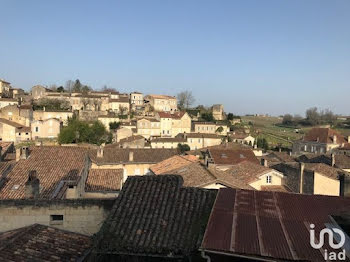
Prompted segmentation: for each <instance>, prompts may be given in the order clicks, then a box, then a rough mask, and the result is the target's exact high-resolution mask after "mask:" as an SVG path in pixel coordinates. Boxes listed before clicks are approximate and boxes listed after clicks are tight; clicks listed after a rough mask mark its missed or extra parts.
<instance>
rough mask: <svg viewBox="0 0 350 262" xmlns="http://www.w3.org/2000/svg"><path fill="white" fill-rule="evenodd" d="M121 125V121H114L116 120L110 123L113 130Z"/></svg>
mask: <svg viewBox="0 0 350 262" xmlns="http://www.w3.org/2000/svg"><path fill="white" fill-rule="evenodd" d="M119 126H120V122H116V121H114V122H111V123H109V129H111V130H115V129H118V128H119Z"/></svg>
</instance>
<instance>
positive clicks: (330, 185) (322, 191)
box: [314, 172, 340, 196]
mask: <svg viewBox="0 0 350 262" xmlns="http://www.w3.org/2000/svg"><path fill="white" fill-rule="evenodd" d="M314 194H315V195H329V196H339V195H340V181H339V180H336V179H333V178H329V177H326V176H324V175H322V174H320V173H317V172H314Z"/></svg>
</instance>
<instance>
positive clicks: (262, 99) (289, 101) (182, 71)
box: [0, 0, 350, 115]
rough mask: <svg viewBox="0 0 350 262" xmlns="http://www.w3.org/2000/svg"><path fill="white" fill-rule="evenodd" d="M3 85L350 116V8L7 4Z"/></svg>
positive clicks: (318, 3) (319, 1)
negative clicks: (81, 88)
mask: <svg viewBox="0 0 350 262" xmlns="http://www.w3.org/2000/svg"><path fill="white" fill-rule="evenodd" d="M0 9H1V15H0V78H3V79H5V80H7V81H9V82H11V83H12V85H13V86H14V87H18V88H23V89H25V90H30V88H31V87H32V86H33V85H36V84H42V85H48V86H49V85H52V84H56V85H64V84H65V82H66V81H67V80H69V79H72V80H75V79H80V81H81V82H82V83H83V84H87V85H89V86H91V87H93V88H94V89H100V88H102V86H103V85H107V86H110V87H114V88H116V89H117V90H119V91H121V92H131V91H140V92H143V93H145V94H153V93H156V94H169V95H176V94H177V93H179V92H181V91H185V90H190V91H192V93H193V95H194V96H195V98H196V104H201V105H206V106H209V105H212V104H217V103H221V104H223V105H224V109H225V111H226V112H232V113H234V114H255V113H261V114H263V113H265V114H271V115H280V114H284V113H292V114H302V115H303V114H304V112H305V110H306V109H307V108H309V107H312V106H317V107H318V108H320V109H331V110H332V111H333V112H335V113H338V114H344V115H350V103H349V100H350V15H349V14H350V1H349V0H307V1H305V0H284V1H281V0H276V1H273V0H264V1H261V0H256V1H253V0H241V1H235V0H227V1H224V0H212V1H207V0H198V1H194V0H184V1H182V0H171V1H170V0H159V1H153V0H147V1H144V0H140V1H136V0H125V1H117V0H114V1H97V0H96V1H88V0H85V1H78V0H75V1H70V0H67V1H65V0H60V1H39V0H33V1H16V0H0Z"/></svg>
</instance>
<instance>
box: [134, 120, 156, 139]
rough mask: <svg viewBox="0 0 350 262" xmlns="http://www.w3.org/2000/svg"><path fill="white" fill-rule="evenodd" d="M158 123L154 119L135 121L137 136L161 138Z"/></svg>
mask: <svg viewBox="0 0 350 262" xmlns="http://www.w3.org/2000/svg"><path fill="white" fill-rule="evenodd" d="M160 124H161V123H160V121H159V120H157V119H154V118H141V119H138V120H137V125H136V126H137V134H138V135H141V136H143V137H145V138H147V139H148V138H150V137H159V136H161V127H160Z"/></svg>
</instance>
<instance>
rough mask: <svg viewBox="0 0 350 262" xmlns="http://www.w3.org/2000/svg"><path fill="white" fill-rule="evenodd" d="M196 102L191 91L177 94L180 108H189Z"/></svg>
mask: <svg viewBox="0 0 350 262" xmlns="http://www.w3.org/2000/svg"><path fill="white" fill-rule="evenodd" d="M195 101H196V100H195V98H194V96H193V95H192V92H191V91H183V92H181V93H179V94H177V103H178V105H179V107H180V108H189V107H190V106H191V105H193V104H194V102H195Z"/></svg>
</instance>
